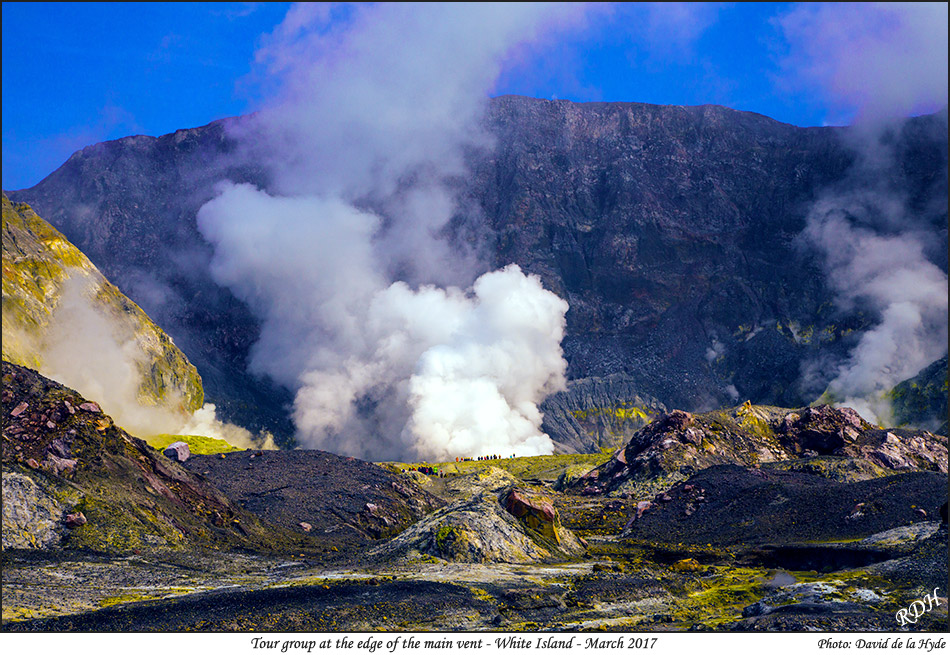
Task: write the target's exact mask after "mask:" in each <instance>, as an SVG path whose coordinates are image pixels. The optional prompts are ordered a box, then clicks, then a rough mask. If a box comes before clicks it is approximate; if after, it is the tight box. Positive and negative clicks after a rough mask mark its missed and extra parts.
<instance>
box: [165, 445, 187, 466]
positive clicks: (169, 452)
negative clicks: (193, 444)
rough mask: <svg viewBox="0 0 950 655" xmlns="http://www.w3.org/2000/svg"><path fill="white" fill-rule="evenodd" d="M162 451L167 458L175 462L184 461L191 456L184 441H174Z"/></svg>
mask: <svg viewBox="0 0 950 655" xmlns="http://www.w3.org/2000/svg"><path fill="white" fill-rule="evenodd" d="M162 453H163V454H164V455H165V457H167V458H168V459H173V460H175V461H176V462H184V461H185V460H186V459H188V458H189V457H190V456H191V449H190V448H188V444H186V443H185V442H184V441H176V442H175V443H173V444H171V445H169V446H168V447H167V448H165V450H163V451H162Z"/></svg>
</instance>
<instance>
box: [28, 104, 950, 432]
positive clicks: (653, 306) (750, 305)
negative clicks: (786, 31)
mask: <svg viewBox="0 0 950 655" xmlns="http://www.w3.org/2000/svg"><path fill="white" fill-rule="evenodd" d="M485 120H486V125H487V127H488V130H489V131H490V132H491V134H492V135H493V136H494V137H495V143H496V144H497V146H496V147H495V148H493V149H491V150H477V151H476V150H473V151H472V152H470V153H469V168H470V171H471V175H470V176H469V178H468V179H465V180H458V181H457V191H458V195H459V196H460V197H462V198H464V199H465V202H464V203H462V205H463V207H464V206H467V205H471V206H473V207H474V208H475V209H474V210H473V211H467V210H465V209H464V208H463V209H462V210H460V212H459V213H460V215H459V216H458V217H457V222H458V223H459V227H460V229H459V230H458V232H459V233H465V234H472V233H474V234H480V235H482V237H481V238H482V242H481V243H480V244H478V247H479V248H480V250H481V251H482V252H483V253H484V255H485V257H486V259H487V260H488V261H487V263H488V264H489V265H492V266H501V265H504V264H508V263H511V262H514V263H517V264H519V265H520V266H521V267H522V269H524V270H525V271H527V272H529V273H536V274H538V275H540V277H541V278H542V280H543V281H544V284H545V286H546V287H547V288H549V289H551V290H553V291H554V292H556V293H557V294H558V295H560V296H561V297H563V298H564V299H566V300H567V301H568V302H569V303H570V311H569V312H568V314H567V336H566V338H565V340H564V349H565V353H566V357H567V359H568V362H569V369H568V372H569V375H570V377H571V378H582V377H591V376H605V375H610V374H615V373H624V374H625V375H627V376H628V377H629V379H630V381H631V383H632V384H633V385H634V387H635V389H636V390H637V393H638V394H640V395H641V396H642V397H644V398H645V397H647V395H649V396H652V397H654V398H656V399H658V401H659V402H662V403H664V404H665V405H666V406H676V407H683V408H686V409H688V410H695V409H700V408H703V407H710V406H721V405H724V404H727V403H730V402H735V401H736V400H738V399H740V398H742V399H744V398H749V399H751V400H753V401H754V402H756V403H770V404H782V405H785V406H798V405H802V404H805V403H807V402H810V401H811V400H812V399H813V398H814V396H816V395H817V394H818V393H820V392H821V391H823V387H822V380H819V381H818V383H817V385H816V388H814V389H810V388H809V389H804V388H801V387H800V385H799V382H798V380H799V372H800V370H801V364H802V363H803V362H805V361H807V360H810V359H811V358H813V357H815V356H816V355H817V354H818V353H821V354H822V356H823V357H824V358H825V361H829V362H831V364H832V365H829V366H827V367H825V371H824V374H825V375H826V376H833V375H834V370H835V367H834V366H833V364H834V362H835V361H836V360H837V359H840V358H841V357H842V356H843V355H844V354H845V353H846V352H848V351H849V350H850V348H851V347H852V346H853V345H854V343H855V337H856V335H857V334H859V333H860V331H861V330H862V329H863V328H865V327H867V326H868V325H869V324H870V321H871V320H872V319H871V318H869V316H868V315H867V314H862V313H860V312H859V311H857V310H856V311H852V312H836V311H829V310H828V308H829V306H831V305H833V303H829V301H831V300H832V299H833V296H832V293H831V291H830V290H829V289H828V288H827V287H826V285H825V282H824V279H825V278H824V275H823V272H822V270H821V268H820V258H819V257H816V255H815V253H813V252H810V251H808V249H807V248H803V247H801V245H802V244H801V242H800V240H797V239H796V237H797V236H798V235H799V234H800V233H801V231H802V228H803V227H804V220H805V216H806V213H807V210H808V207H809V206H810V204H811V202H812V201H813V200H814V199H815V198H816V196H817V194H818V193H819V192H820V191H821V190H823V189H826V188H829V187H832V186H835V185H838V186H840V185H842V184H845V180H846V178H847V172H848V171H849V170H850V169H851V166H852V163H853V160H854V155H853V153H852V152H851V151H850V150H849V149H848V148H847V147H846V146H845V145H843V141H842V139H841V138H840V137H841V136H842V135H844V134H847V130H845V129H840V128H807V129H803V128H797V127H794V126H791V125H786V124H782V123H778V122H776V121H773V120H771V119H769V118H766V117H764V116H760V115H757V114H752V113H748V112H738V111H733V110H729V109H726V108H723V107H715V106H701V107H670V106H654V105H645V104H638V103H586V104H575V103H571V102H568V101H553V102H552V101H545V100H534V99H530V98H523V97H512V96H506V97H500V98H495V99H493V100H492V101H491V102H490V104H489V109H488V113H487V116H486V119H485ZM227 126H228V123H227V122H225V121H219V122H217V123H212V124H211V125H208V126H206V127H203V128H196V129H191V130H180V131H178V132H176V133H174V134H169V135H165V136H163V137H160V138H157V139H156V138H150V137H143V136H136V137H129V138H126V139H121V140H118V141H113V142H108V143H102V144H98V145H95V146H91V147H89V148H85V149H83V150H82V151H80V152H77V153H76V154H74V155H73V156H72V157H71V158H70V159H69V161H67V162H66V163H65V164H64V165H63V166H62V167H61V168H60V169H58V170H57V171H55V172H54V173H53V174H51V175H50V176H49V177H47V178H46V179H44V180H43V181H42V182H40V183H39V184H38V185H36V186H35V187H33V188H31V189H27V190H23V191H17V192H12V193H11V194H10V195H11V197H13V198H14V199H15V200H17V201H26V202H29V203H31V204H32V205H34V207H35V208H36V209H37V210H38V211H39V212H40V213H41V214H42V215H44V216H45V217H47V219H48V220H49V221H50V222H51V223H52V224H54V225H55V226H57V227H58V228H59V229H60V230H62V231H63V233H64V234H65V235H66V236H67V237H68V238H69V239H70V240H72V241H73V242H74V243H75V244H76V245H77V246H79V247H80V248H81V249H82V250H83V252H85V253H86V254H87V255H88V256H89V257H90V258H91V259H92V261H93V262H95V263H96V265H97V266H99V267H100V268H101V269H102V270H103V272H104V273H105V274H106V275H107V276H108V277H109V278H110V279H112V280H113V281H114V282H115V283H116V284H118V285H119V286H120V287H121V288H123V289H124V290H125V291H126V293H127V294H128V295H129V296H130V297H131V298H133V299H134V300H136V301H137V302H138V303H139V304H140V305H141V306H142V307H143V308H144V309H145V310H146V311H147V312H148V313H149V315H150V316H151V317H152V318H153V319H155V320H156V322H157V323H159V324H160V325H162V326H163V327H164V328H165V329H166V330H167V331H168V332H169V334H171V335H172V336H173V337H174V339H175V342H176V344H178V346H179V347H180V348H181V349H182V350H183V351H184V352H185V353H186V354H187V355H188V357H189V358H190V360H191V361H192V362H194V363H195V365H196V366H197V367H198V370H199V372H200V374H201V376H202V379H203V381H204V386H205V391H206V395H207V398H208V400H209V401H211V402H214V403H216V404H217V405H218V409H219V412H220V413H221V415H222V416H224V417H225V418H227V419H230V420H233V421H236V422H238V423H240V424H242V425H245V426H248V427H252V428H253V427H260V426H264V427H268V428H269V429H271V430H272V431H273V432H275V434H276V435H277V437H278V440H279V441H281V440H284V441H285V442H286V439H287V437H288V436H289V434H290V433H291V432H292V428H291V426H290V425H289V423H288V421H287V418H286V416H285V415H284V414H283V411H284V410H283V407H284V406H286V405H287V404H288V401H289V396H288V393H287V392H286V390H282V389H280V388H277V387H275V386H273V385H271V384H269V383H267V382H266V381H262V380H258V379H255V378H253V377H252V376H250V375H249V374H248V373H247V372H246V370H247V366H246V365H247V359H248V353H249V351H250V348H251V346H252V344H253V343H254V342H255V341H256V339H257V337H258V334H259V326H258V322H257V321H256V320H255V319H254V317H253V316H252V315H251V314H250V312H249V310H248V309H247V307H246V306H245V305H244V304H243V303H242V302H240V301H238V300H236V299H235V297H234V296H233V295H232V294H231V293H230V292H229V291H228V290H226V289H221V288H219V287H217V286H216V285H215V284H214V282H213V281H212V280H211V276H210V273H209V262H210V258H211V248H210V246H209V245H208V244H207V243H205V242H204V241H203V240H202V238H201V236H200V235H199V233H198V231H197V228H196V223H195V215H196V212H197V210H198V208H199V207H200V206H201V205H202V204H203V203H204V202H206V201H207V200H208V199H210V198H211V197H212V195H213V187H214V184H215V183H216V182H218V181H220V180H222V179H230V180H233V181H235V182H250V183H253V184H257V185H259V186H262V187H264V188H266V187H267V186H268V185H267V182H268V180H267V176H266V174H265V173H264V171H262V170H261V169H260V167H259V166H258V165H257V164H256V163H253V162H251V163H249V162H246V161H242V160H241V158H240V157H237V156H236V151H237V146H236V144H235V142H234V141H233V140H232V139H231V137H229V135H228V131H227ZM892 145H893V150H894V152H895V153H896V160H897V161H896V164H895V166H894V168H893V170H888V171H887V172H886V175H887V176H888V179H887V180H886V182H887V183H888V184H890V185H891V186H895V187H897V186H899V187H901V188H903V189H906V190H907V193H906V197H907V198H908V199H909V205H910V209H911V211H913V212H914V213H915V214H916V215H919V216H921V217H922V220H923V221H926V222H927V223H928V224H930V225H932V226H933V228H934V230H935V231H936V233H937V234H939V235H941V237H942V241H941V242H940V243H935V244H934V247H933V249H932V252H930V251H928V252H929V254H930V255H932V259H933V261H934V262H935V263H936V264H937V265H938V266H940V267H941V268H943V269H944V270H945V269H946V258H945V253H946V234H947V232H946V206H947V205H946V197H947V183H946V161H947V124H946V114H939V115H935V116H929V117H920V118H915V119H911V120H909V121H908V122H907V123H906V124H905V125H904V126H903V127H902V128H901V129H899V130H897V131H896V133H895V135H894V139H893V144H892ZM865 182H866V181H865ZM870 182H871V183H874V182H875V180H871V181H870ZM878 182H884V181H882V180H878ZM862 183H863V182H862ZM796 244H797V245H796ZM849 335H850V336H849ZM824 382H827V379H825V380H824ZM262 409H263V410H264V411H265V412H268V413H267V414H266V415H263V417H262V418H259V416H258V413H259V412H261V411H262ZM571 411H573V410H571ZM573 438H576V437H573V436H572V439H573ZM573 447H575V448H576V447H577V446H576V445H574V446H573Z"/></svg>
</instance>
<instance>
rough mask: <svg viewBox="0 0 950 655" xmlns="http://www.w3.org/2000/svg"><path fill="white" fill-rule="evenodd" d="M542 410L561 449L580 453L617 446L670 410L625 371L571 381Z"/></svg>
mask: <svg viewBox="0 0 950 655" xmlns="http://www.w3.org/2000/svg"><path fill="white" fill-rule="evenodd" d="M539 409H540V410H541V412H542V413H543V414H544V420H543V422H542V423H541V429H542V430H543V431H544V432H545V434H548V435H549V436H550V437H551V438H552V439H553V440H554V442H555V443H556V444H557V445H558V449H559V450H563V451H565V452H577V453H596V452H600V451H601V450H603V449H604V448H617V447H618V446H621V445H622V444H624V443H625V442H626V441H628V440H629V439H630V437H631V436H633V433H634V432H636V431H637V430H639V429H640V428H642V427H643V426H644V425H646V424H647V423H649V422H650V421H651V420H652V419H653V417H654V416H657V415H659V414H662V413H664V412H666V407H665V406H664V405H663V404H662V403H661V402H660V401H658V400H657V399H656V398H652V397H650V396H647V395H645V394H643V393H640V392H639V391H638V389H637V387H636V385H635V384H634V383H633V380H632V378H630V376H627V375H623V374H616V375H608V376H606V377H602V378H584V379H581V380H571V381H569V382H568V383H567V390H566V391H560V392H558V393H555V394H552V395H550V396H548V397H547V398H546V399H545V400H544V402H542V403H541V405H540V408H539Z"/></svg>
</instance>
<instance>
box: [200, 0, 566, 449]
mask: <svg viewBox="0 0 950 655" xmlns="http://www.w3.org/2000/svg"><path fill="white" fill-rule="evenodd" d="M340 11H343V12H344V13H346V12H349V15H336V14H334V12H340ZM578 16H579V10H578V9H577V8H576V7H573V6H567V5H555V6H541V5H513V4H505V5H503V6H502V5H480V4H475V5H446V4H438V3H427V4H423V5H404V4H383V5H376V6H363V5H360V6H356V7H355V8H354V7H349V8H347V9H344V10H341V9H338V8H333V7H331V8H327V7H325V6H320V7H317V6H312V5H299V6H295V7H293V8H292V9H291V10H290V11H289V12H288V14H287V17H286V19H285V20H284V22H283V23H282V24H281V25H280V26H279V27H278V28H277V29H276V30H275V31H274V33H272V34H271V35H269V36H268V38H267V39H266V40H265V44H264V46H263V47H262V49H261V50H260V52H259V53H258V62H259V63H260V64H261V65H262V66H263V67H264V68H265V70H266V72H267V74H268V75H269V76H271V78H272V79H276V80H277V82H278V83H277V86H278V91H277V93H276V97H275V99H274V101H273V102H271V103H269V104H268V106H266V107H265V108H264V109H262V110H261V111H260V112H258V113H257V114H256V115H255V117H254V118H253V119H251V120H249V121H246V122H245V123H243V124H242V125H241V126H240V127H239V128H238V130H237V132H236V136H237V137H238V138H239V140H240V141H241V142H242V143H243V144H244V145H245V147H246V148H247V150H248V152H250V153H251V156H253V157H255V158H256V159H258V160H260V161H263V162H265V164H266V165H267V168H268V170H269V171H270V173H271V175H272V180H273V183H272V186H271V187H270V188H269V189H268V190H262V189H257V188H254V187H251V186H248V185H234V184H225V185H223V186H221V187H220V188H219V190H218V195H217V197H216V198H215V199H213V200H212V201H210V202H209V203H208V204H206V205H205V206H204V207H203V208H202V209H201V211H200V212H199V215H198V224H199V228H200V229H201V231H202V233H203V234H204V236H205V237H206V238H207V239H208V240H209V241H210V242H211V243H212V244H213V245H214V247H215V257H214V261H213V263H212V274H213V275H214V276H215V279H216V280H217V281H218V283H220V284H222V285H227V286H229V287H230V288H231V289H232V290H233V291H234V292H235V293H236V294H237V295H238V296H239V297H241V298H242V299H243V300H245V301H246V302H247V303H248V304H249V306H250V307H251V308H252V309H253V311H254V312H255V313H256V314H257V315H258V316H259V317H260V318H261V320H262V323H263V327H262V333H261V337H260V340H259V341H258V343H257V344H256V345H255V347H254V349H253V352H252V358H251V367H252V369H253V370H254V371H256V372H258V373H263V374H266V375H269V376H271V377H272V378H273V379H275V380H276V381H278V382H280V383H282V384H284V385H286V386H288V387H290V388H292V389H295V390H296V399H295V405H294V419H295V423H296V426H297V429H298V434H297V440H298V442H299V443H300V444H301V445H302V446H305V447H319V448H324V449H328V450H332V451H335V452H339V453H344V454H350V455H356V456H361V457H364V458H368V459H377V460H378V459H389V458H406V457H409V458H413V459H415V458H450V457H452V456H459V455H476V454H482V453H486V454H487V453H505V454H508V453H510V452H515V453H518V454H522V455H526V454H541V453H550V452H552V451H553V444H552V443H551V441H550V439H549V438H548V437H547V436H546V435H544V434H543V433H541V431H540V428H539V426H540V423H541V415H540V413H539V411H538V409H537V403H538V402H540V401H541V400H542V399H543V398H544V396H545V395H547V394H548V393H551V392H552V391H555V390H557V389H560V388H562V387H563V385H564V370H565V363H564V360H563V357H562V354H561V349H560V341H561V338H562V336H563V331H564V314H565V312H566V310H567V305H566V303H564V302H563V301H562V300H560V299H559V298H557V297H556V296H555V295H554V294H552V293H550V292H548V291H545V290H544V289H543V288H542V286H541V284H540V281H539V280H538V279H537V278H536V277H533V276H526V275H525V274H524V273H523V272H522V271H521V270H520V269H519V268H518V267H517V266H509V267H506V268H504V269H502V270H500V271H495V272H485V264H484V263H482V262H480V261H479V258H478V257H477V256H476V254H475V252H473V251H471V250H469V251H466V249H465V248H463V247H462V246H461V245H460V244H459V243H458V242H456V243H455V244H454V246H453V245H450V239H449V238H447V226H448V225H449V224H450V222H451V221H452V219H453V218H455V217H456V216H457V215H458V214H459V212H461V211H463V210H462V208H461V207H460V204H459V202H458V200H457V199H456V198H455V196H454V194H453V192H452V184H451V181H452V178H453V177H456V176H460V175H463V174H464V173H465V166H464V158H463V155H464V152H465V150H466V148H472V147H486V146H489V145H490V141H489V139H488V137H487V136H486V135H485V134H484V133H483V132H482V131H481V129H480V128H479V122H480V118H481V116H482V112H483V111H484V107H485V102H486V100H487V98H488V94H489V93H490V91H491V89H492V86H493V84H494V82H495V79H496V78H497V76H498V74H499V72H500V70H501V66H502V62H503V61H504V58H505V56H506V54H507V53H508V52H509V51H510V50H511V49H512V48H513V47H515V46H517V45H519V44H522V43H524V42H530V41H532V40H533V39H537V38H541V37H542V36H543V35H544V34H546V33H549V32H550V31H551V30H554V29H559V28H561V27H563V26H565V25H569V24H570V23H571V21H572V20H574V19H575V18H577V17H578ZM331 19H332V20H331ZM471 222H472V221H469V223H471ZM479 274H481V275H479Z"/></svg>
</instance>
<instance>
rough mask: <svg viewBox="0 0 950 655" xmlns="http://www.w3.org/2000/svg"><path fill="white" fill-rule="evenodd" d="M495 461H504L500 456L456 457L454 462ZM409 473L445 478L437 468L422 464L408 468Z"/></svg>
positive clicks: (513, 456) (512, 455)
mask: <svg viewBox="0 0 950 655" xmlns="http://www.w3.org/2000/svg"><path fill="white" fill-rule="evenodd" d="M514 458H515V455H514V454H513V453H512V454H511V455H510V456H508V457H507V459H514ZM495 459H506V458H505V457H503V456H502V455H481V456H479V457H456V458H455V461H456V463H458V462H476V461H477V462H487V461H490V460H495ZM409 470H410V471H419V473H424V474H426V475H437V476H439V477H440V478H444V477H445V471H440V470H439V467H438V466H429V465H428V464H423V465H421V466H415V467H410V468H409Z"/></svg>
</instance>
